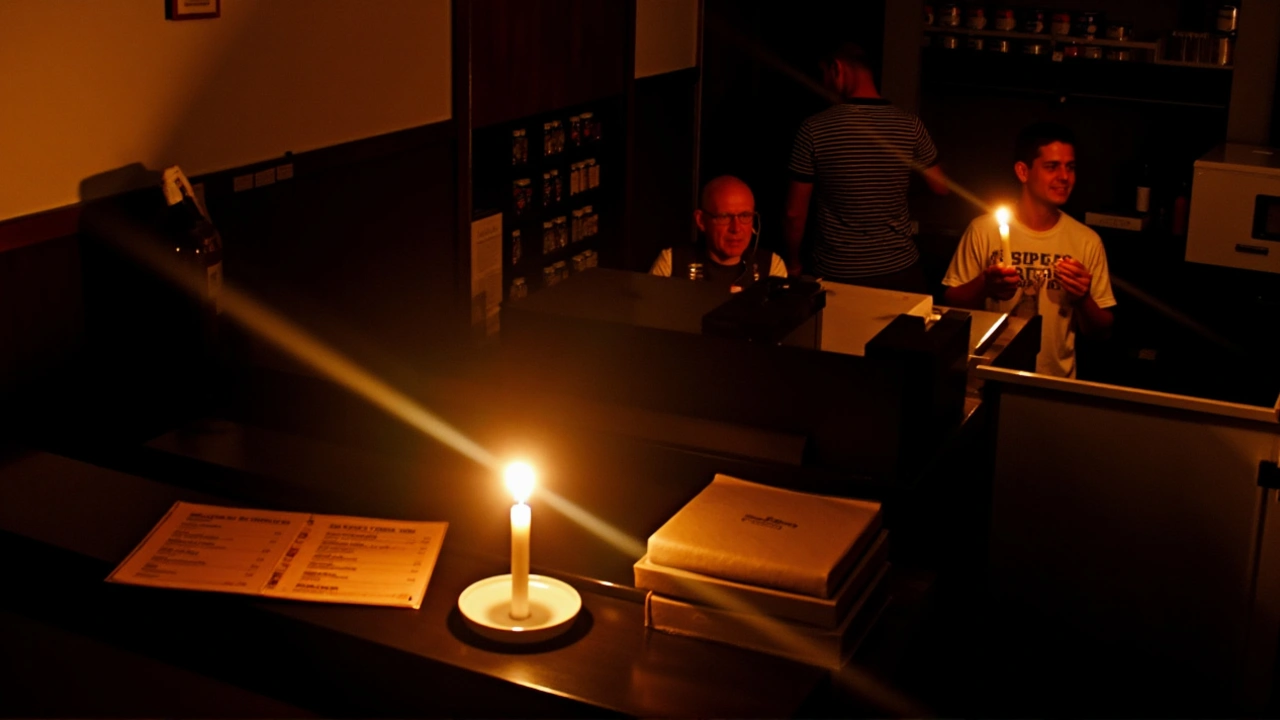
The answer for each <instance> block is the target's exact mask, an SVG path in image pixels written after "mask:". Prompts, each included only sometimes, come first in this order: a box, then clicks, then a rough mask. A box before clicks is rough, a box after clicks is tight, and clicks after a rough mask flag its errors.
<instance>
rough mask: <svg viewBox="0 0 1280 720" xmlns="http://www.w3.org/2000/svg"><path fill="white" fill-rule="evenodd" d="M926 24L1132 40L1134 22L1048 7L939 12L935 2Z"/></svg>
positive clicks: (954, 6) (944, 7)
mask: <svg viewBox="0 0 1280 720" xmlns="http://www.w3.org/2000/svg"><path fill="white" fill-rule="evenodd" d="M924 24H925V25H935V24H936V25H938V26H940V27H951V28H960V27H964V28H968V29H969V30H999V31H1002V32H1012V31H1021V32H1025V33H1034V34H1037V35H1038V34H1043V33H1052V34H1054V35H1071V36H1075V37H1079V38H1089V39H1092V38H1096V37H1098V35H1099V33H1102V32H1104V31H1105V33H1106V37H1107V38H1109V39H1111V40H1132V39H1133V24H1132V23H1128V22H1115V23H1111V24H1109V25H1106V26H1104V25H1103V24H1102V14H1101V13H1096V12H1076V13H1071V12H1066V11H1060V12H1047V11H1045V10H1023V9H1019V10H1015V9H1013V8H1011V7H998V8H996V9H994V10H992V11H990V13H989V14H988V11H987V8H985V7H983V6H982V5H968V6H965V7H964V9H963V10H961V6H960V4H959V3H943V4H941V5H940V6H939V7H938V12H937V14H936V15H935V14H934V12H933V6H932V5H925V6H924Z"/></svg>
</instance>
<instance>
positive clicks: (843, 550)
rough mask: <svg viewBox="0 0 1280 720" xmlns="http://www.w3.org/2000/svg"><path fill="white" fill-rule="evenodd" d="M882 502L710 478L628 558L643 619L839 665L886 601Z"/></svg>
mask: <svg viewBox="0 0 1280 720" xmlns="http://www.w3.org/2000/svg"><path fill="white" fill-rule="evenodd" d="M887 557H888V532H887V531H885V530H882V529H881V522H880V504H879V503H875V502H868V501H864V500H851V499H846V498H836V497H827V496H823V495H812V494H808V493H800V492H793V491H790V490H781V489H778V488H773V487H769V486H767V485H759V484H757V483H751V482H747V481H745V480H738V479H736V478H731V477H727V476H724V475H717V476H716V478H715V480H713V481H712V483H711V484H710V485H708V486H707V488H706V489H704V490H703V491H702V492H701V493H699V494H698V495H697V496H696V497H695V498H693V499H692V500H690V501H689V503H688V504H686V505H685V506H684V507H683V508H681V509H680V511H679V512H677V513H676V514H675V516H673V517H672V518H671V519H670V520H668V521H667V523H666V524H665V525H663V526H662V527H661V528H659V529H658V531H657V532H655V533H654V534H653V535H652V536H651V537H650V538H649V552H648V554H647V555H645V556H644V557H642V558H640V560H639V561H638V562H636V564H635V581H636V587H638V588H643V589H646V590H649V591H650V593H649V597H648V603H647V612H646V623H647V625H648V626H649V627H651V628H653V629H655V630H660V631H662V632H668V633H673V634H676V635H688V636H693V637H699V638H704V639H707V640H715V641H718V642H724V643H730V644H733V645H738V646H741V647H746V648H750V649H752V650H758V651H761V652H767V653H772V654H775V655H782V656H784V657H789V658H792V659H795V660H799V661H801V662H807V663H810V664H814V665H822V666H825V667H831V668H838V667H840V666H841V665H843V664H844V663H845V662H847V661H848V659H849V657H850V656H851V655H852V654H853V652H854V651H855V650H856V649H857V646H858V644H859V643H860V642H861V641H862V638H863V637H865V635H866V634H867V632H868V631H869V630H870V628H871V626H872V625H873V624H874V622H875V619H876V617H877V616H878V615H879V614H880V611H881V610H882V609H883V608H884V606H885V603H886V602H887V593H886V592H885V590H884V587H883V586H884V585H885V583H884V582H883V579H884V576H885V574H886V573H887V572H888V569H889V563H888V561H887Z"/></svg>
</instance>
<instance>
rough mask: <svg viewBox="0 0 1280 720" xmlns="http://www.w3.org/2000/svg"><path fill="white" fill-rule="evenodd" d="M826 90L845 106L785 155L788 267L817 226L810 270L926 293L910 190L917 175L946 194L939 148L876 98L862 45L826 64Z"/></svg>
mask: <svg viewBox="0 0 1280 720" xmlns="http://www.w3.org/2000/svg"><path fill="white" fill-rule="evenodd" d="M822 72H823V84H825V85H826V87H827V89H829V90H831V91H832V92H833V93H835V94H837V95H839V96H840V97H841V98H844V102H842V103H840V104H839V105H835V106H833V107H831V108H829V109H827V110H825V111H823V112H820V113H818V114H817V115H814V116H813V117H811V118H809V119H808V120H805V121H804V123H803V124H801V126H800V131H799V132H798V133H797V134H796V141H795V146H794V147H793V149H792V152H791V163H790V168H789V169H790V171H791V177H792V181H791V187H790V189H789V190H788V193H787V208H786V240H787V249H788V258H787V269H788V271H789V272H790V273H791V274H792V275H798V274H799V273H800V270H801V263H800V244H801V241H802V240H803V239H804V232H805V226H806V224H807V222H808V218H809V216H810V201H811V200H812V215H813V216H814V217H815V219H816V226H815V227H814V229H813V230H814V232H813V233H812V234H813V237H814V243H813V268H812V270H813V272H814V274H816V275H818V276H820V277H822V278H823V279H826V280H832V281H835V282H846V283H850V284H854V285H865V286H868V287H879V288H885V289H893V290H902V291H907V292H919V293H925V294H928V293H929V291H930V290H929V284H928V282H927V281H926V280H925V277H924V272H923V271H922V270H921V268H920V262H919V260H920V252H919V251H918V250H917V249H916V245H915V241H914V240H913V239H912V237H911V217H910V215H909V214H908V212H907V186H908V183H909V182H910V180H911V173H912V171H913V170H920V171H921V172H922V173H923V174H924V178H925V181H926V182H927V183H928V184H929V187H930V189H931V190H933V191H934V192H935V193H937V194H939V195H944V194H946V192H947V185H946V182H947V181H946V177H945V176H944V175H943V174H942V169H941V168H940V167H939V166H938V151H937V150H936V149H935V148H934V146H933V140H931V139H930V138H929V133H928V132H927V131H926V130H925V129H924V125H923V124H922V123H921V122H920V119H919V118H917V117H916V116H915V115H912V114H911V113H909V112H907V111H905V110H900V109H898V108H895V107H893V106H892V105H890V104H889V101H888V100H885V99H884V98H882V97H880V93H879V92H878V91H877V90H876V84H875V77H874V74H873V70H872V68H871V67H870V65H869V63H868V60H867V58H866V56H865V54H864V53H863V52H862V50H861V48H859V47H857V46H856V45H854V44H852V43H845V44H844V45H841V46H840V47H839V48H838V49H836V50H835V51H834V52H833V53H831V54H830V55H829V56H828V58H827V60H825V61H824V62H823V66H822Z"/></svg>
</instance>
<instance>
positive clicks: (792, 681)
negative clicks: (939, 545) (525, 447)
mask: <svg viewBox="0 0 1280 720" xmlns="http://www.w3.org/2000/svg"><path fill="white" fill-rule="evenodd" d="M570 445H572V444H570ZM560 452H569V451H568V450H564V449H562V448H551V449H549V450H548V452H547V453H546V457H545V458H544V460H545V461H546V462H547V463H549V464H550V465H551V466H553V467H554V466H556V464H559V467H558V468H557V469H558V470H560V472H559V473H557V474H558V475H559V478H555V477H552V478H548V480H547V482H546V485H545V487H544V488H543V490H544V491H543V493H542V497H541V498H539V497H537V496H535V499H534V501H533V502H532V504H533V507H534V518H535V520H534V526H535V528H534V543H533V548H534V551H533V565H534V571H535V572H543V573H546V574H552V575H556V576H558V577H561V578H562V579H565V580H567V581H569V582H571V583H572V584H574V585H575V586H576V587H578V588H579V590H580V591H581V592H582V595H583V603H584V612H583V614H582V616H581V617H580V618H579V621H578V625H577V626H575V628H574V629H573V630H571V631H570V633H569V634H568V635H566V636H564V637H563V638H560V639H558V640H555V641H551V642H550V643H548V644H546V645H542V646H534V647H530V648H518V649H511V648H506V647H503V646H499V645H495V644H493V643H491V642H489V641H486V640H484V639H482V638H479V637H478V636H475V635H474V634H473V633H471V631H469V630H468V629H467V628H466V627H465V626H464V624H463V623H462V622H461V619H460V617H459V615H458V613H457V611H456V600H457V597H458V595H459V593H460V592H461V591H462V590H463V589H464V588H465V587H466V586H467V585H469V584H470V583H472V582H474V581H476V580H478V579H481V578H483V577H487V576H490V575H493V574H499V573H501V572H503V571H504V570H505V552H506V548H507V546H508V543H509V539H508V536H507V532H508V528H507V526H506V512H505V510H506V507H507V506H508V505H509V502H510V499H509V498H508V497H504V493H503V492H502V491H501V489H500V487H499V483H497V482H496V480H494V479H493V478H492V477H490V476H489V475H488V474H487V473H486V472H484V471H481V470H479V469H478V466H476V465H475V464H474V463H472V462H471V461H469V460H467V461H465V462H464V461H460V460H454V461H450V460H449V457H450V455H453V456H456V453H450V452H427V453H424V455H423V457H422V458H420V459H408V458H406V457H388V456H386V455H383V454H380V453H377V452H372V451H370V450H369V449H367V448H358V447H351V446H342V445H339V444H335V443H329V442H323V441H319V440H316V439H313V438H308V437H303V436H299V435H295V434H292V433H289V432H285V431H281V430H272V429H267V428H261V427H255V426H249V425H243V424H240V423H234V422H227V421H216V422H210V421H203V422H200V423H197V424H195V425H193V426H191V427H188V428H185V429H181V430H177V431H173V432H170V433H166V434H164V435H162V436H160V437H157V438H155V439H154V440H153V441H151V442H150V443H148V445H147V446H146V447H144V448H139V449H137V452H136V453H123V454H121V455H120V456H118V457H117V458H116V459H114V460H113V461H112V462H110V463H89V462H83V461H80V460H75V459H71V458H68V457H65V456H60V455H54V454H49V453H43V452H18V453H14V454H11V455H10V457H9V458H8V460H7V461H4V462H0V542H3V543H8V544H9V545H11V546H12V545H14V544H15V543H16V544H17V546H19V547H21V548H22V549H23V550H24V551H29V550H30V549H31V547H33V546H34V547H37V548H39V552H38V553H36V554H37V555H40V556H41V557H40V558H38V559H34V560H32V561H31V562H32V563H33V565H35V566H38V567H39V568H40V569H41V572H43V573H44V574H46V575H48V576H49V577H47V578H44V577H42V578H40V579H39V581H38V582H34V583H31V584H30V585H29V586H28V587H29V590H26V591H24V592H22V593H18V594H15V595H14V597H12V598H11V602H15V603H18V604H19V605H20V606H21V607H20V608H19V609H20V610H24V611H26V612H30V613H33V614H38V613H44V612H50V613H54V615H53V616H50V617H48V618H47V619H48V620H50V621H53V620H54V619H55V618H56V617H61V616H62V614H61V611H59V610H58V608H60V607H64V606H67V605H77V604H79V603H82V602H83V603H91V604H92V605H93V607H94V610H93V612H92V613H91V615H92V616H93V618H94V622H95V623H97V625H95V632H99V631H100V632H110V633H114V634H115V635H116V636H117V637H116V640H117V641H118V642H121V643H126V642H130V640H129V638H130V637H133V636H139V637H141V636H146V635H148V634H149V633H150V632H153V630H151V629H149V628H150V626H151V625H152V624H153V623H154V622H157V621H156V620H155V618H157V617H170V616H177V617H179V618H185V620H184V621H183V623H182V625H181V626H180V627H173V628H171V630H170V631H171V633H172V634H173V636H174V638H176V639H175V640H164V641H161V640H156V641H155V642H156V643H161V644H163V647H161V648H160V649H158V650H156V651H157V652H161V651H163V652H165V653H175V654H176V656H177V657H178V658H179V659H180V660H181V661H183V662H187V661H190V662H194V663H196V664H199V663H200V662H201V661H209V663H210V666H209V667H211V668H212V669H209V668H202V669H204V670H206V671H208V672H211V673H225V675H221V676H220V677H221V678H222V679H224V680H225V681H227V682H233V683H236V684H241V685H244V686H248V687H253V688H254V689H255V690H257V691H258V692H261V693H264V694H266V695H269V696H271V697H277V698H280V699H282V700H285V701H287V702H290V703H292V704H294V705H296V706H298V707H303V708H307V709H310V710H314V711H317V712H319V713H320V714H325V715H332V714H355V715H366V716H367V715H401V716H403V715H439V714H449V715H459V714H461V715H487V716H499V715H525V716H567V715H583V714H586V715H590V716H599V715H601V714H615V713H616V714H621V715H630V716H698V717H706V716H741V717H748V716H769V717H782V716H790V715H794V714H797V713H807V712H814V711H815V708H816V707H821V706H822V703H825V702H827V701H828V700H827V699H828V698H829V697H830V694H829V690H830V688H831V683H832V682H833V681H835V682H837V683H838V682H839V681H840V678H841V677H853V678H858V680H857V683H856V684H857V685H858V686H859V687H864V686H865V685H866V683H867V682H868V678H871V677H874V675H871V674H868V673H869V672H870V668H871V667H872V666H871V665H866V664H860V662H859V661H858V660H857V659H855V663H854V664H853V665H851V666H849V667H848V668H847V669H846V671H843V672H842V673H840V674H836V675H834V676H833V675H832V673H830V672H829V671H827V670H824V669H822V668H816V667H811V666H807V665H803V664H799V663H795V662H791V661H788V660H783V659H781V658H775V657H772V656H768V655H762V654H758V653H754V652H750V651H746V650H741V649H738V648H734V647H729V646H723V645H718V644H714V643H707V642H702V641H698V640H693V639H688V638H681V637H676V636H669V635H665V634H662V633H656V632H652V631H648V630H646V629H645V627H644V620H643V612H644V604H643V597H644V596H643V594H642V593H641V592H640V591H637V590H635V589H634V588H630V587H629V585H630V584H631V570H630V565H631V563H632V562H633V560H634V557H632V555H630V554H628V552H629V551H630V550H634V549H635V548H637V547H638V548H641V549H642V547H643V545H642V543H643V540H644V538H646V537H647V534H648V532H651V531H652V530H653V529H655V528H656V527H657V525H659V524H661V522H662V521H663V520H665V518H666V517H669V516H670V514H671V512H674V509H676V508H678V507H679V506H680V505H682V504H683V503H684V502H685V501H686V500H687V499H688V497H691V496H692V495H693V494H696V492H697V491H698V490H699V489H700V488H701V486H702V485H703V484H705V482H704V480H703V478H702V476H703V474H704V469H705V470H706V471H707V472H708V473H710V472H711V471H713V470H719V471H728V472H737V473H738V474H740V475H745V476H747V477H755V478H761V475H759V474H753V473H752V472H751V471H750V470H751V468H759V467H761V466H760V465H759V464H758V463H755V462H752V461H740V462H739V463H738V464H737V465H736V466H735V463H734V462H732V461H726V460H725V459H723V458H716V457H712V456H705V455H700V454H696V453H689V452H686V451H679V450H675V449H669V448H661V447H657V446H651V445H647V444H644V443H640V442H636V441H625V440H607V439H599V440H598V442H595V443H592V444H591V445H590V447H589V448H580V449H579V453H580V455H575V457H574V458H573V459H572V461H569V460H567V459H566V458H564V457H562V456H561V455H559V453H560ZM456 457H460V456H456ZM103 464H108V465H112V466H113V467H114V469H113V467H104V466H103ZM468 466H470V467H468ZM611 466H616V467H618V468H619V470H618V472H617V473H615V475H614V477H609V478H606V477H604V476H603V475H601V473H600V469H601V468H602V467H611ZM797 470H798V469H796V468H790V469H786V468H785V466H779V467H777V468H774V469H772V470H770V469H769V468H768V467H767V466H766V467H765V470H763V471H762V472H764V473H765V475H768V473H769V472H780V473H781V472H787V473H791V474H795V473H796V472H797ZM710 477H711V475H710V474H707V475H706V478H705V481H709V480H710ZM764 479H768V478H764ZM775 480H776V478H775ZM547 491H550V492H556V491H558V494H559V495H561V496H562V498H563V499H565V500H568V499H569V498H572V502H571V503H570V504H571V505H572V506H573V507H574V508H576V509H577V510H578V511H579V513H580V514H584V515H587V516H592V517H594V518H596V519H597V520H599V521H601V522H603V523H604V524H605V525H607V526H608V527H610V528H612V529H613V530H615V531H616V532H617V535H618V536H619V537H626V538H628V539H629V542H631V543H633V544H634V545H633V546H631V547H628V545H627V544H626V543H623V544H622V546H620V547H619V546H610V545H609V543H608V542H604V541H602V540H601V538H600V537H599V536H597V535H596V534H594V533H592V532H591V531H589V530H587V529H585V528H584V527H583V526H581V525H579V524H578V523H577V522H574V521H572V520H571V518H570V516H571V515H572V512H566V511H564V509H563V506H559V507H558V508H557V506H556V505H555V504H554V503H551V502H548V501H547V500H546V495H547ZM177 500H184V501H188V502H200V503H209V504H219V505H228V506H232V507H269V508H277V509H287V510H301V511H310V512H343V513H347V514H354V515H366V516H375V517H403V518H412V519H419V520H448V521H449V522H450V527H449V531H448V535H447V536H446V540H445V544H444V548H443V551H442V554H441V557H440V560H439V563H438V565H437V567H436V568H435V572H434V573H433V575H432V577H431V580H430V584H429V586H428V591H427V595H426V599H425V601H424V603H423V606H422V608H421V610H419V611H412V610H404V609H391V608H376V607H365V606H344V605H328V604H320V603H316V604H311V603H302V602H287V601H277V600H264V599H257V598H248V597H241V596H234V595H224V594H215V593H195V592H184V591H171V590H157V589H150V588H136V587H128V586H118V585H110V584H107V583H104V582H102V578H104V577H105V576H106V574H107V573H108V572H109V571H110V569H111V567H113V566H114V565H115V564H116V563H118V562H119V561H120V560H121V559H123V558H124V557H125V555H127V554H128V552H129V551H130V550H131V549H132V548H133V547H134V546H135V545H136V544H137V543H138V542H139V541H140V540H141V539H142V538H143V537H144V536H145V535H146V533H147V531H148V530H150V528H151V527H152V526H153V525H154V523H155V522H156V521H157V520H158V519H159V518H160V517H161V516H162V515H163V513H164V512H165V510H166V509H167V508H168V507H169V506H170V505H171V504H172V503H173V502H175V501H177ZM20 554H23V555H25V556H28V557H30V556H31V555H32V553H30V552H23V553H20ZM46 555H47V556H48V557H44V556H46ZM75 558H79V560H75V561H74V562H72V560H73V559H75ZM77 566H79V567H80V569H79V570H78V571H76V570H74V569H73V568H74V567H77ZM64 570H65V572H64ZM46 580H48V581H49V582H45V581H46ZM66 596H73V597H74V601H73V602H72V601H69V600H66V599H63V600H59V599H57V598H58V597H66ZM66 611H67V612H70V610H66ZM213 617H217V618H220V619H219V620H217V621H216V622H215V621H213V620H211V619H208V618H213ZM196 618H199V619H196ZM81 621H82V622H87V621H86V620H83V619H82V620H81ZM224 624H225V625H224ZM103 628H110V630H109V631H108V630H105V629H103ZM209 633H216V634H217V635H218V637H219V640H220V641H219V644H218V647H219V648H223V647H225V648H226V649H216V650H215V649H212V646H207V645H205V644H203V643H197V642H196V640H195V637H196V636H201V637H203V636H205V635H207V634H209ZM264 641H267V642H268V644H269V645H271V646H273V647H279V648H281V649H282V652H283V655H284V656H285V657H287V658H289V659H290V660H292V661H294V662H297V661H298V659H299V653H300V652H302V653H304V654H305V656H306V659H305V662H304V663H303V664H304V665H305V666H306V667H307V668H308V670H307V672H305V673H301V674H299V673H294V674H292V675H289V674H288V673H285V674H282V675H281V676H279V677H268V673H269V671H270V666H269V664H264V663H266V661H265V660H264V659H263V658H258V659H257V660H255V661H254V662H249V661H248V660H244V661H241V659H240V658H239V657H238V656H237V654H238V653H240V652H242V651H243V649H244V648H246V647H252V646H253V644H255V643H261V642H264ZM171 642H176V643H177V644H178V645H179V646H181V647H179V648H178V649H173V648H171V647H169V645H167V643H171ZM868 642H871V640H870V639H869V640H868ZM197 646H198V647H199V648H204V649H197ZM147 647H148V648H150V647H151V646H147ZM304 649H305V650H304ZM872 665H874V663H873V664H872ZM745 688H749V689H750V690H749V691H744V689H745ZM142 691H144V690H142V689H141V688H139V692H142ZM853 695H854V696H856V695H857V693H856V692H855V693H853ZM854 702H865V700H863V699H855V701H854ZM815 703H816V704H817V705H815ZM872 712H873V713H874V714H879V715H883V714H886V711H885V710H884V709H883V708H880V709H878V710H873V711H872Z"/></svg>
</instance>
